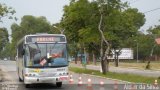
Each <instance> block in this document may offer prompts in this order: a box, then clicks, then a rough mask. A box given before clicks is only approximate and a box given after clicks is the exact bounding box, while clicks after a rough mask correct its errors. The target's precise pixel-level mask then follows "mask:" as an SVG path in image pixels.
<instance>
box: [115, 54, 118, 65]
mask: <svg viewBox="0 0 160 90" xmlns="http://www.w3.org/2000/svg"><path fill="white" fill-rule="evenodd" d="M115 57H116V58H115V67H118V53H117V52H115Z"/></svg>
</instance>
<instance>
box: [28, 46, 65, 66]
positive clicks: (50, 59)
mask: <svg viewBox="0 0 160 90" xmlns="http://www.w3.org/2000/svg"><path fill="white" fill-rule="evenodd" d="M25 51H26V52H25V57H26V60H25V65H26V67H31V68H34V67H35V68H37V67H39V68H40V67H63V66H67V65H68V61H67V50H66V44H64V43H63V44H62V43H61V44H60V43H33V44H27V45H26V50H25Z"/></svg>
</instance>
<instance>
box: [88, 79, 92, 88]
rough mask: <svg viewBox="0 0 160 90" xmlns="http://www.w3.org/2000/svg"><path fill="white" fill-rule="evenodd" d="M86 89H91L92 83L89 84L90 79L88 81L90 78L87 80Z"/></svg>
mask: <svg viewBox="0 0 160 90" xmlns="http://www.w3.org/2000/svg"><path fill="white" fill-rule="evenodd" d="M87 87H88V88H91V87H92V82H91V79H90V78H89V79H88V84H87Z"/></svg>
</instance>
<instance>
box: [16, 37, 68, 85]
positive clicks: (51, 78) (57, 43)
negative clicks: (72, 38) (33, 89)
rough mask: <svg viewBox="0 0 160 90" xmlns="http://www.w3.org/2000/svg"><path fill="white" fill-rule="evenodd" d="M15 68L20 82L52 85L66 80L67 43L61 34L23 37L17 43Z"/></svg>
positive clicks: (60, 83)
mask: <svg viewBox="0 0 160 90" xmlns="http://www.w3.org/2000/svg"><path fill="white" fill-rule="evenodd" d="M16 58H17V60H16V66H17V72H18V77H19V81H20V82H24V84H25V86H26V88H28V87H30V85H31V84H39V83H52V84H56V86H57V87H61V86H62V82H64V81H67V80H68V55H67V41H66V37H65V35H62V34H34V35H25V36H24V37H23V38H22V39H21V40H20V41H19V42H18V43H17V56H16Z"/></svg>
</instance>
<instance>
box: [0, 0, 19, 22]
mask: <svg viewBox="0 0 160 90" xmlns="http://www.w3.org/2000/svg"><path fill="white" fill-rule="evenodd" d="M14 13H16V11H15V10H14V9H13V8H11V7H7V6H6V5H5V4H1V3H0V22H3V21H2V18H3V17H7V16H8V18H9V19H13V18H14V19H15V20H17V18H16V17H13V14H14Z"/></svg>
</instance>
